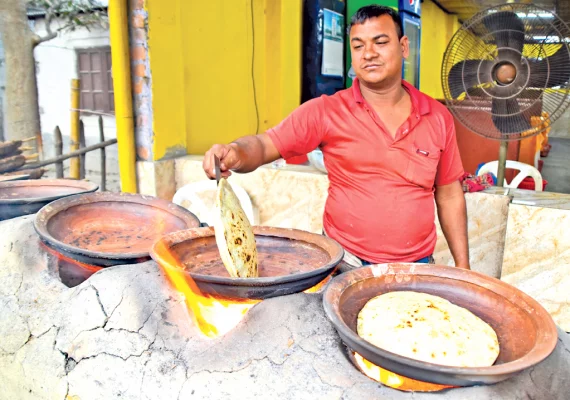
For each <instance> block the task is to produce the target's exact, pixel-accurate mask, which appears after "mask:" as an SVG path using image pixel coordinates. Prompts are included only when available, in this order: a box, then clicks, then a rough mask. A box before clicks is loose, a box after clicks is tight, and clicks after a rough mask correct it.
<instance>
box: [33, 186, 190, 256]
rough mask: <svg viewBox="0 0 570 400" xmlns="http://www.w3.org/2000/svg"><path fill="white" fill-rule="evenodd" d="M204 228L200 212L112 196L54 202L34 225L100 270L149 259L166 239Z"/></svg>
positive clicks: (159, 201)
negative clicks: (158, 242)
mask: <svg viewBox="0 0 570 400" xmlns="http://www.w3.org/2000/svg"><path fill="white" fill-rule="evenodd" d="M199 225H200V221H199V220H198V218H196V216H194V214H192V213H191V212H190V211H188V210H186V209H184V208H182V207H180V206H177V205H176V204H174V203H172V202H169V201H166V200H162V199H159V198H156V197H152V196H143V195H137V194H128V193H110V192H103V193H100V192H99V193H90V194H86V195H80V196H73V197H69V198H65V199H60V200H57V201H54V202H53V203H50V204H48V205H47V206H45V207H44V208H42V209H41V210H40V211H39V212H38V214H37V216H36V220H35V223H34V226H35V228H36V231H37V232H38V234H39V235H40V237H41V239H42V240H43V241H44V243H46V244H47V245H48V246H50V247H52V248H54V249H55V250H56V251H59V252H61V253H62V254H64V255H66V256H68V257H71V258H72V259H74V260H76V261H80V262H83V263H86V264H91V265H97V266H111V265H118V264H129V263H136V262H141V261H146V260H149V259H150V255H149V250H150V247H151V246H152V244H153V243H154V242H155V241H156V240H157V239H158V238H159V237H160V236H162V235H164V234H167V233H170V232H174V231H177V230H183V229H188V228H194V227H198V226H199Z"/></svg>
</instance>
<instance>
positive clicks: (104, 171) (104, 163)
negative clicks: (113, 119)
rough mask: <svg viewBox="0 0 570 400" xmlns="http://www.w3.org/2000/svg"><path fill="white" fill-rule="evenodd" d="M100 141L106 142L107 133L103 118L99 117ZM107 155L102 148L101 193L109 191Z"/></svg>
mask: <svg viewBox="0 0 570 400" xmlns="http://www.w3.org/2000/svg"><path fill="white" fill-rule="evenodd" d="M98 122H99V141H101V142H104V141H105V132H104V131H103V117H102V116H100V115H99V121H98ZM106 186H107V154H106V152H105V147H101V187H100V189H101V191H102V192H104V191H106V190H107V187H106Z"/></svg>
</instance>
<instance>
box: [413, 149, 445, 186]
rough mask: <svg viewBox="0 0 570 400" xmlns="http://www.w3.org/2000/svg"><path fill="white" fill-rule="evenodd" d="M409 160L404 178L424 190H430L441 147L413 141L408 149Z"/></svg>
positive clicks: (433, 181)
mask: <svg viewBox="0 0 570 400" xmlns="http://www.w3.org/2000/svg"><path fill="white" fill-rule="evenodd" d="M408 156H409V162H408V168H407V169H406V179H407V180H408V181H409V182H411V183H413V184H415V185H418V186H420V187H422V188H424V189H426V190H431V189H432V188H433V186H434V183H435V175H436V174H437V166H438V164H439V160H440V158H441V149H439V148H437V147H435V146H433V145H432V146H430V147H424V146H418V145H416V144H415V143H414V144H413V145H412V146H411V149H410V150H409V154H408Z"/></svg>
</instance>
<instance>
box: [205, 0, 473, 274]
mask: <svg viewBox="0 0 570 400" xmlns="http://www.w3.org/2000/svg"><path fill="white" fill-rule="evenodd" d="M349 39H350V48H351V50H350V51H351V54H352V67H353V69H354V72H355V73H356V77H357V78H356V79H355V80H354V81H353V85H352V87H351V88H349V89H346V90H342V91H340V92H337V93H336V94H334V95H332V96H324V95H323V96H321V97H319V98H316V99H312V100H310V101H307V102H305V103H304V104H302V105H301V106H299V107H298V108H297V109H296V110H295V111H293V112H292V113H291V115H289V116H288V117H287V118H286V119H285V120H283V121H282V122H281V123H280V124H279V125H278V126H276V127H275V128H273V129H270V130H269V131H268V132H266V133H265V134H260V135H253V136H245V137H242V138H240V139H238V140H236V141H234V142H232V143H230V144H229V145H220V144H217V145H214V146H212V148H211V149H210V150H208V152H207V153H206V155H205V157H204V163H203V167H204V171H205V172H206V174H207V175H208V176H209V177H210V178H213V177H214V171H213V167H214V162H213V155H214V154H215V155H217V156H218V157H219V158H220V161H221V170H222V175H223V176H225V177H227V176H229V175H230V174H231V172H230V171H236V172H241V173H245V172H251V171H253V170H255V169H256V168H258V167H259V166H261V165H263V164H267V163H270V162H272V161H274V160H276V159H279V158H281V157H283V158H289V157H292V156H297V155H303V154H307V153H308V152H310V151H312V150H314V149H315V148H317V147H320V148H321V150H322V152H323V155H324V160H325V166H326V168H327V171H328V176H329V181H330V186H329V193H328V198H327V201H326V206H325V212H324V216H323V226H324V232H325V234H326V235H328V236H330V237H331V238H333V239H335V240H336V241H337V242H339V243H340V244H341V245H342V246H343V248H344V249H345V252H346V256H345V260H344V261H345V262H346V263H348V264H349V265H350V267H352V268H355V267H360V266H363V265H368V264H376V263H384V262H424V263H425V262H433V258H432V257H431V255H432V253H433V250H434V248H435V243H436V227H435V223H434V215H435V211H434V201H433V200H434V194H435V203H436V204H437V209H438V215H439V221H440V223H441V227H442V230H443V233H444V235H445V237H446V239H447V242H448V244H449V248H450V250H451V253H452V255H453V258H454V260H455V265H456V266H457V267H459V268H465V269H469V268H470V267H469V256H468V244H467V222H466V219H467V218H466V208H465V199H464V196H463V190H462V187H461V185H460V183H459V178H460V177H461V176H462V175H463V167H462V164H461V160H460V157H459V150H458V148H457V143H456V138H455V127H454V124H453V118H452V116H451V114H450V113H449V111H448V110H447V109H446V108H445V107H444V106H443V105H441V104H440V103H438V102H437V101H435V100H434V99H432V98H430V97H428V96H427V95H425V94H423V93H421V92H420V91H418V90H417V89H415V88H414V87H413V86H411V85H410V84H408V83H407V82H405V81H403V80H402V78H401V76H402V61H403V58H406V57H407V56H408V54H409V44H408V38H407V37H406V36H404V35H402V24H401V20H400V17H399V15H398V13H397V12H396V11H394V10H392V9H391V8H388V7H382V6H374V5H373V6H366V7H363V8H361V9H360V10H358V11H357V12H356V14H355V15H354V16H353V17H352V19H351V21H350V26H349Z"/></svg>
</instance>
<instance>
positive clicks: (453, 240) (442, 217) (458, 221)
mask: <svg viewBox="0 0 570 400" xmlns="http://www.w3.org/2000/svg"><path fill="white" fill-rule="evenodd" d="M436 204H437V214H438V217H439V223H440V225H441V229H442V231H443V234H444V235H445V239H446V240H447V244H448V246H449V250H450V251H451V255H452V256H453V259H454V260H455V266H456V267H460V268H470V267H469V243H468V238H467V209H466V206H465V197H464V196H463V192H461V193H459V194H456V195H454V196H453V197H448V198H444V199H438V198H437V196H436Z"/></svg>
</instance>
